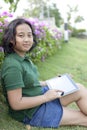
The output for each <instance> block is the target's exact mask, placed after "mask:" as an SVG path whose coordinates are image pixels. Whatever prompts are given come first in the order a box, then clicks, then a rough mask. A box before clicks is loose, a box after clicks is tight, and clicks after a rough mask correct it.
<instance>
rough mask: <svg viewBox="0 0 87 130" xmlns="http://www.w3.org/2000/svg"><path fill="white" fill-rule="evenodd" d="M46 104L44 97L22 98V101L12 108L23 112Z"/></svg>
mask: <svg viewBox="0 0 87 130" xmlns="http://www.w3.org/2000/svg"><path fill="white" fill-rule="evenodd" d="M45 102H46V98H45V96H44V95H40V96H34V97H22V98H21V100H20V101H18V102H15V103H14V104H13V106H11V107H12V108H13V109H14V110H23V109H29V108H33V107H36V106H39V105H41V104H43V103H45Z"/></svg>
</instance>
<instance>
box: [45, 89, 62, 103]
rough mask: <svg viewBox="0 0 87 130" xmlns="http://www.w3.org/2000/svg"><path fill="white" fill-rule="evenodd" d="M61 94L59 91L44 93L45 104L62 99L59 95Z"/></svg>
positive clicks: (51, 90) (52, 90)
mask: <svg viewBox="0 0 87 130" xmlns="http://www.w3.org/2000/svg"><path fill="white" fill-rule="evenodd" d="M62 92H63V91H61V90H54V89H50V90H48V91H47V92H46V93H44V97H45V99H46V102H48V101H51V100H54V99H57V98H60V97H62V96H61V94H60V93H62Z"/></svg>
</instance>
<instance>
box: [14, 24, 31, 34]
mask: <svg viewBox="0 0 87 130" xmlns="http://www.w3.org/2000/svg"><path fill="white" fill-rule="evenodd" d="M16 32H32V30H31V28H30V26H29V25H28V24H25V23H24V24H20V25H18V26H17V27H16Z"/></svg>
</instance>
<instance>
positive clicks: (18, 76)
mask: <svg viewBox="0 0 87 130" xmlns="http://www.w3.org/2000/svg"><path fill="white" fill-rule="evenodd" d="M3 80H4V85H5V87H6V90H13V89H17V88H22V87H24V82H23V76H22V71H21V69H20V68H18V67H17V66H10V67H8V68H6V69H5V71H4V76H3Z"/></svg>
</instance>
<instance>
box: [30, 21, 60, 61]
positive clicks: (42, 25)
mask: <svg viewBox="0 0 87 130" xmlns="http://www.w3.org/2000/svg"><path fill="white" fill-rule="evenodd" d="M28 21H29V22H30V23H31V24H32V25H33V27H34V30H35V34H36V37H37V41H38V44H37V47H36V48H35V49H34V50H33V51H32V52H31V54H30V56H31V58H32V59H33V60H34V61H35V62H36V61H38V60H42V61H44V60H45V58H46V57H47V56H49V55H52V54H53V53H55V51H56V50H57V49H58V47H59V46H60V43H61V42H60V40H61V38H62V33H61V32H60V31H59V30H58V29H57V28H55V29H52V28H51V27H50V26H49V25H48V24H47V23H46V22H43V21H40V20H38V19H28Z"/></svg>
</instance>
